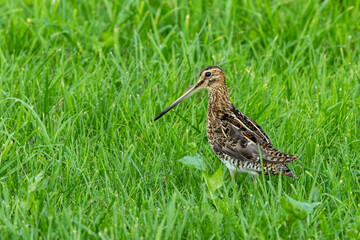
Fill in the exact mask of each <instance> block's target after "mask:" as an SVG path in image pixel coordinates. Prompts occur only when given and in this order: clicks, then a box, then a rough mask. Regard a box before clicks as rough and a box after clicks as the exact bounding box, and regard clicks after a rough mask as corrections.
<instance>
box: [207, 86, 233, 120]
mask: <svg viewBox="0 0 360 240" xmlns="http://www.w3.org/2000/svg"><path fill="white" fill-rule="evenodd" d="M231 108H232V103H231V101H230V98H229V93H228V90H227V87H226V85H221V86H216V87H214V88H211V89H209V103H208V115H222V114H224V113H226V112H228V111H229V110H230V109H231Z"/></svg>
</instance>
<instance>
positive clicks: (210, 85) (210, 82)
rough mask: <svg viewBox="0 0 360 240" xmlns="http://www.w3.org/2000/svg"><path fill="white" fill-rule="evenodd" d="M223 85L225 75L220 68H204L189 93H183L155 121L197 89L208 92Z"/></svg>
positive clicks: (214, 66)
mask: <svg viewBox="0 0 360 240" xmlns="http://www.w3.org/2000/svg"><path fill="white" fill-rule="evenodd" d="M224 85H225V74H224V71H223V70H222V69H221V67H219V66H216V65H212V66H209V67H206V68H204V69H203V70H202V71H201V73H200V76H199V80H198V81H197V83H196V84H195V86H193V87H192V88H191V89H190V90H189V91H187V92H186V93H184V95H182V96H181V97H179V98H178V99H177V100H176V101H175V102H173V103H172V104H170V106H169V107H167V108H166V109H165V110H164V111H162V112H161V113H160V114H159V115H158V116H157V117H156V118H155V121H156V120H158V119H159V118H161V117H162V116H163V115H164V114H165V113H167V112H168V111H169V110H170V109H172V108H173V107H175V106H176V105H178V104H179V103H181V102H182V101H183V100H184V99H186V98H188V97H190V96H191V95H192V94H193V93H195V92H196V91H197V90H199V89H203V88H205V89H208V90H209V91H211V90H213V89H215V88H217V87H221V86H224Z"/></svg>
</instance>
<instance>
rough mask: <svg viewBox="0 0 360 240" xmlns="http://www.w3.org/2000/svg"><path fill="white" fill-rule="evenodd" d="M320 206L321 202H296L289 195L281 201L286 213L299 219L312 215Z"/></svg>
mask: <svg viewBox="0 0 360 240" xmlns="http://www.w3.org/2000/svg"><path fill="white" fill-rule="evenodd" d="M320 204H321V202H313V203H307V202H300V201H296V200H295V199H293V198H291V197H290V196H288V195H285V197H283V198H282V199H281V205H282V207H283V208H284V209H285V211H286V212H287V213H288V214H290V215H291V216H293V217H295V218H298V219H305V218H306V216H307V215H308V214H310V213H312V212H313V211H314V208H315V207H317V206H318V205H320Z"/></svg>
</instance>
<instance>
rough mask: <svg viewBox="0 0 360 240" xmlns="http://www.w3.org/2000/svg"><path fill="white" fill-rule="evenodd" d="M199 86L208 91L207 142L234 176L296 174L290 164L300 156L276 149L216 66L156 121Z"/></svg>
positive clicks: (205, 72) (200, 77) (204, 72)
mask: <svg viewBox="0 0 360 240" xmlns="http://www.w3.org/2000/svg"><path fill="white" fill-rule="evenodd" d="M200 89H207V90H208V97H209V100H208V107H207V125H206V132H207V139H208V142H209V143H210V146H211V148H212V150H213V152H214V153H215V155H217V157H218V158H219V159H220V160H221V162H223V163H224V164H225V165H226V167H227V168H228V169H229V172H230V175H231V177H232V178H233V179H235V177H236V173H237V172H242V173H249V174H251V175H253V177H254V179H255V176H258V175H260V174H262V172H263V173H264V174H265V175H279V174H281V175H285V176H287V177H293V178H296V177H297V176H296V175H295V174H294V173H293V172H292V171H291V170H290V169H289V167H288V166H287V163H288V162H292V161H295V160H296V159H298V158H299V157H298V156H295V155H291V154H287V153H283V152H281V151H279V150H277V149H275V147H274V146H273V144H272V143H271V141H270V138H269V137H268V136H267V135H266V133H265V132H264V130H263V129H262V128H261V127H260V126H259V125H258V124H257V123H256V122H255V121H254V120H252V119H251V118H249V117H247V116H246V115H245V114H243V113H242V112H240V111H239V110H238V109H237V108H236V107H235V106H234V105H233V103H232V102H231V101H230V97H229V93H228V88H227V86H226V81H225V73H224V71H223V69H222V68H221V67H219V66H217V65H211V66H208V67H206V68H204V69H203V70H202V71H201V72H200V75H199V79H198V81H197V83H196V84H195V85H194V86H193V87H192V88H191V89H190V90H188V91H187V92H185V93H184V94H183V95H182V96H181V97H180V98H178V99H177V100H176V101H174V102H173V103H172V104H170V105H169V106H168V107H167V108H166V109H165V110H164V111H162V112H161V113H160V114H159V115H158V116H157V117H156V118H155V119H154V121H156V120H158V119H159V118H161V117H162V116H163V115H164V114H165V113H167V112H168V111H170V110H171V109H172V108H173V107H175V106H176V105H178V104H179V103H180V102H182V101H183V100H184V99H186V98H188V97H190V96H191V95H192V94H193V93H195V92H197V91H198V90H200ZM255 181H256V179H255Z"/></svg>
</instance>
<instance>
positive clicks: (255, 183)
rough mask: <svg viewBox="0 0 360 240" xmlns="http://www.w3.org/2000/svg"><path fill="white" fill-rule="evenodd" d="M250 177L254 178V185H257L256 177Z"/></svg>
mask: <svg viewBox="0 0 360 240" xmlns="http://www.w3.org/2000/svg"><path fill="white" fill-rule="evenodd" d="M252 178H253V179H254V182H253V183H254V187H255V186H256V185H257V178H256V176H255V175H252Z"/></svg>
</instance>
